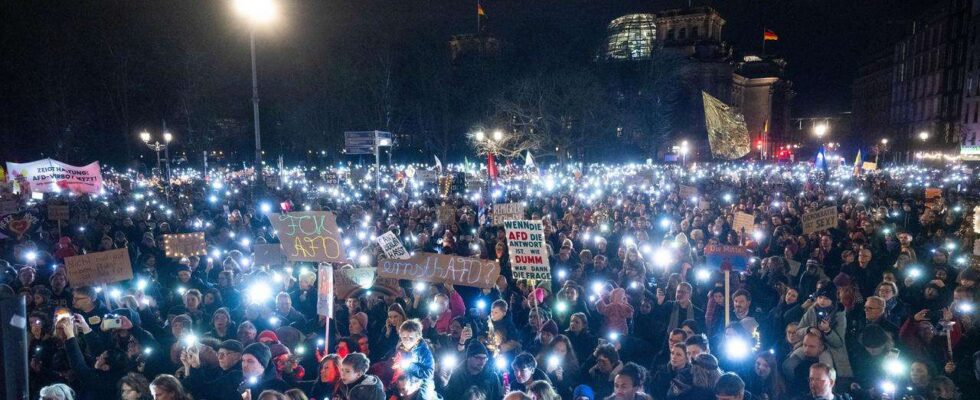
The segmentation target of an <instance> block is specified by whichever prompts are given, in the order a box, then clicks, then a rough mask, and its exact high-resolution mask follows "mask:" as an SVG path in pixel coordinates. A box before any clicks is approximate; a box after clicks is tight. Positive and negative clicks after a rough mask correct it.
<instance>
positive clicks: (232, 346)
mask: <svg viewBox="0 0 980 400" xmlns="http://www.w3.org/2000/svg"><path fill="white" fill-rule="evenodd" d="M221 349H225V350H228V351H232V352H235V353H241V352H242V350H243V349H242V342H239V341H237V340H235V339H228V340H225V341H224V342H221V344H220V345H218V350H221Z"/></svg>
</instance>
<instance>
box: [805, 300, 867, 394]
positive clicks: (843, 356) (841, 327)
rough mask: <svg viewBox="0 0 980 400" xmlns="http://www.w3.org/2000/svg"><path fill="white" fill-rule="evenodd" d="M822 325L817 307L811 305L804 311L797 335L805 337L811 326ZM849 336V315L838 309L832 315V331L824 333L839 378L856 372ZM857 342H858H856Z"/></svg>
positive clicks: (847, 376) (848, 376) (825, 342)
mask: <svg viewBox="0 0 980 400" xmlns="http://www.w3.org/2000/svg"><path fill="white" fill-rule="evenodd" d="M819 325H820V317H818V316H817V307H810V309H809V310H806V312H805V313H803V318H802V319H800V324H799V325H798V327H797V328H796V335H797V336H799V337H800V339H802V338H803V336H804V335H806V332H807V331H808V330H809V328H811V327H812V328H816V327H818V326H819ZM846 336H847V316H846V314H845V313H844V312H843V311H836V312H834V315H832V316H831V317H830V332H829V333H826V334H824V344H826V345H827V352H829V353H830V356H831V357H832V358H833V360H834V368H835V369H837V376H838V377H839V378H851V377H853V376H854V372H853V371H852V370H851V361H850V358H849V357H848V356H847V346H846V343H845V337H846ZM855 344H857V343H855Z"/></svg>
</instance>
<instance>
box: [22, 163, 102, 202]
mask: <svg viewBox="0 0 980 400" xmlns="http://www.w3.org/2000/svg"><path fill="white" fill-rule="evenodd" d="M7 171H8V173H7V180H9V181H12V182H16V183H17V184H18V185H21V186H20V187H21V189H20V190H22V191H23V190H25V189H27V188H25V187H23V186H24V185H27V186H29V187H30V191H31V192H35V193H55V192H62V191H65V192H75V193H99V191H100V190H101V189H102V171H101V170H100V169H99V162H98V161H96V162H94V163H91V164H89V165H85V166H81V167H76V166H74V165H68V164H65V163H63V162H61V161H57V160H52V159H50V158H45V159H43V160H38V161H34V162H29V163H23V164H18V163H12V162H8V163H7Z"/></svg>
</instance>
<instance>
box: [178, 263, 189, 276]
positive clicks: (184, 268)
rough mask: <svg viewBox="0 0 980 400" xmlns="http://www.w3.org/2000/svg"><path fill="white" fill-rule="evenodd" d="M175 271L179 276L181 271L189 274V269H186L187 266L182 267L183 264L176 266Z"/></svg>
mask: <svg viewBox="0 0 980 400" xmlns="http://www.w3.org/2000/svg"><path fill="white" fill-rule="evenodd" d="M175 269H176V270H177V273H178V274H179V273H180V272H181V271H187V272H191V267H188V266H186V265H184V264H177V267H176V268H175Z"/></svg>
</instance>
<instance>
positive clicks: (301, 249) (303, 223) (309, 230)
mask: <svg viewBox="0 0 980 400" xmlns="http://www.w3.org/2000/svg"><path fill="white" fill-rule="evenodd" d="M269 221H271V222H272V226H273V227H275V228H276V231H277V234H278V235H279V242H280V245H281V246H282V251H283V253H285V254H286V259H287V260H289V261H313V262H342V261H345V260H346V256H345V254H344V251H343V248H342V247H341V246H340V231H339V230H338V229H337V216H336V215H335V214H334V213H332V212H328V211H304V212H292V213H288V214H272V215H270V216H269Z"/></svg>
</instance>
